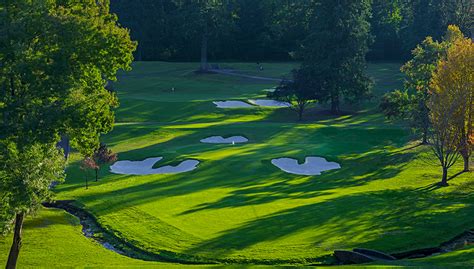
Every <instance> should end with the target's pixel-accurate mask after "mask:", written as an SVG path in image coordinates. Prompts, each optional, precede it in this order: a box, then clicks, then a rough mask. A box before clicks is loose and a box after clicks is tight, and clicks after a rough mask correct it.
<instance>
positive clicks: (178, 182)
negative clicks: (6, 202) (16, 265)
mask: <svg viewBox="0 0 474 269" xmlns="http://www.w3.org/2000/svg"><path fill="white" fill-rule="evenodd" d="M195 66H196V65H195V64H180V63H139V64H135V68H134V71H132V72H130V73H127V74H125V75H124V76H123V77H121V79H120V80H119V82H118V83H117V84H116V85H115V86H116V89H117V92H118V96H119V98H120V101H121V107H120V108H119V110H118V111H117V124H116V127H115V129H114V131H113V132H112V133H110V134H108V135H107V136H105V137H104V139H103V140H104V142H106V143H107V144H108V145H110V146H111V147H112V149H113V150H114V151H116V152H118V154H119V160H144V159H146V158H148V157H154V156H163V157H164V160H166V161H163V163H161V162H160V165H167V164H169V163H179V162H181V161H183V160H185V159H196V160H199V161H201V164H200V165H199V167H198V168H197V169H196V170H193V171H191V172H188V173H183V174H175V175H146V176H128V175H116V174H112V173H110V172H109V168H108V167H104V168H103V169H102V170H101V171H100V177H101V178H100V181H99V182H98V183H93V184H92V186H91V187H90V188H89V189H88V190H86V189H85V188H84V176H85V174H84V172H83V171H81V170H80V169H79V168H78V160H79V156H77V155H73V156H72V158H71V165H70V167H69V168H68V178H67V180H66V183H65V184H63V185H61V186H58V187H57V188H56V192H57V194H58V199H68V200H69V199H74V200H77V201H78V202H79V203H80V204H82V205H83V206H84V208H86V209H87V210H88V211H90V212H91V213H93V214H94V215H95V216H96V217H97V219H98V221H99V222H100V223H101V225H102V226H104V227H105V228H106V229H109V230H110V231H113V232H114V233H115V234H117V235H118V236H119V237H121V238H122V239H124V240H126V241H128V242H132V243H133V244H134V245H136V246H138V247H140V248H142V249H144V250H147V251H150V252H154V253H164V252H166V253H168V255H170V254H169V253H170V252H171V253H176V255H187V256H188V257H189V259H190V260H193V259H198V258H199V259H204V260H220V261H226V262H259V263H264V262H265V263H289V262H291V263H308V262H320V261H325V260H327V257H326V256H327V255H329V254H330V253H332V251H333V250H335V249H341V248H342V249H350V248H354V247H364V248H375V249H378V250H382V251H386V252H389V253H393V252H402V251H407V250H412V249H417V248H424V247H433V246H437V245H438V244H439V243H441V242H443V241H446V240H448V239H451V238H452V237H454V236H456V235H457V234H459V233H461V232H463V231H464V230H467V229H470V228H473V227H472V223H473V221H474V216H473V215H472V214H470V212H472V210H473V207H472V197H470V196H469V195H468V194H469V192H466V191H465V190H466V184H467V182H469V180H471V181H472V173H467V174H462V175H459V176H458V177H456V178H454V179H452V180H451V181H450V184H451V186H450V187H448V188H442V189H438V188H436V187H434V186H433V183H436V182H437V181H438V179H439V177H440V173H439V169H438V168H437V167H436V166H431V165H428V164H427V162H426V159H427V158H428V156H429V150H428V149H427V148H424V147H413V146H414V144H413V143H410V140H411V137H410V132H409V130H408V129H406V128H403V127H402V126H401V125H400V124H392V123H388V122H386V121H385V119H384V118H383V116H382V115H381V114H380V113H378V112H377V110H376V108H375V107H376V102H377V98H376V99H374V100H373V101H372V102H365V103H363V104H360V105H358V106H346V107H347V108H348V110H350V111H352V112H354V113H351V114H346V115H341V116H337V117H334V116H330V115H327V114H326V113H321V109H322V108H321V107H317V108H315V109H312V110H311V111H309V112H308V113H307V115H306V117H305V118H306V120H305V121H303V122H297V121H296V118H297V117H296V115H295V114H294V113H293V112H290V111H289V110H288V109H287V108H265V107H253V108H250V109H248V108H239V109H219V108H217V107H216V106H215V105H214V104H213V103H212V102H213V101H216V100H248V99H258V98H265V94H266V92H265V91H264V89H268V88H271V87H273V86H275V84H274V83H271V82H270V83H269V82H268V81H258V80H251V79H245V78H238V77H228V76H224V75H195V74H194V73H193V72H192V70H193V69H194V68H195ZM245 66H246V65H245V64H235V67H242V68H244V67H245ZM266 66H269V68H266V70H269V71H263V72H262V73H256V74H253V73H252V72H254V71H252V72H250V71H248V72H247V73H249V74H252V75H257V74H258V75H260V76H272V75H275V74H279V75H280V74H285V73H288V72H289V70H290V69H291V67H292V65H291V64H266ZM270 66H271V68H270ZM398 68H399V65H397V64H372V65H370V66H369V73H370V74H371V75H372V76H373V77H374V78H375V81H376V83H377V86H376V88H375V93H376V95H377V96H380V95H381V94H382V93H383V92H386V91H389V90H393V89H395V88H397V87H400V84H401V81H400V78H401V76H400V74H399V72H398ZM265 72H268V74H267V73H265ZM279 75H277V76H279ZM172 88H174V90H171V89H172ZM216 135H219V136H223V137H228V136H234V135H236V136H237V135H241V136H244V137H246V138H248V139H249V142H248V143H245V144H236V145H225V144H222V145H219V144H204V143H200V140H201V139H202V138H204V137H210V136H216ZM306 156H321V157H324V158H326V159H327V160H328V161H332V162H337V163H339V164H340V165H341V167H342V168H341V169H338V170H331V171H327V172H324V173H323V174H322V175H321V176H298V175H291V174H287V173H284V172H283V171H281V170H280V169H278V168H277V167H275V166H273V165H272V164H271V160H272V159H274V158H280V157H289V158H296V159H298V160H300V162H302V161H303V160H304V158H305V157H306ZM167 162H169V163H167ZM460 170H461V164H458V165H456V166H455V167H453V168H452V174H454V173H457V172H459V171H460ZM89 177H91V178H92V173H91V174H90V175H89ZM52 244H54V242H52ZM58 244H60V243H58ZM61 244H62V243H61ZM25 251H28V250H25ZM465 252H467V253H472V250H470V249H467V250H465ZM114 255H116V254H114ZM171 255H173V254H171ZM463 255H464V254H463ZM465 256H466V255H464V256H463V257H465ZM432 261H435V262H436V259H432ZM462 261H465V259H462ZM442 262H443V261H440V262H439V263H440V264H442ZM86 264H87V263H86Z"/></svg>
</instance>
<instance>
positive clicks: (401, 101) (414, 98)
mask: <svg viewBox="0 0 474 269" xmlns="http://www.w3.org/2000/svg"><path fill="white" fill-rule="evenodd" d="M462 37H463V34H462V33H461V31H460V30H459V28H458V27H456V26H449V27H448V30H447V31H446V33H445V36H444V38H443V41H442V42H439V41H435V40H433V38H431V37H427V38H426V39H425V40H424V41H423V42H422V43H421V44H419V45H418V46H417V47H416V48H415V49H414V50H413V51H412V55H413V58H412V59H411V60H409V61H408V62H407V63H406V64H405V65H404V66H403V67H402V68H401V70H402V72H403V73H404V74H405V83H404V94H406V95H408V96H404V95H402V94H401V92H400V91H398V92H395V93H387V94H386V95H385V96H384V98H383V99H382V104H381V108H382V110H384V112H385V115H386V116H387V117H389V118H393V117H398V118H405V119H409V120H410V122H411V125H412V126H413V127H414V128H415V129H416V130H417V131H418V132H420V133H421V135H422V137H423V143H426V142H427V136H428V132H429V128H430V116H429V113H430V110H429V108H428V105H427V102H428V100H429V98H430V81H431V78H432V74H433V72H434V71H435V70H436V67H437V65H438V61H439V60H441V59H443V58H444V57H445V55H446V52H447V49H448V48H449V47H450V46H451V44H452V43H453V42H455V41H456V40H457V39H459V38H462ZM408 100H409V102H407V101H408ZM407 104H409V105H408V106H407ZM397 105H399V106H400V107H398V108H397V107H396V106H397Z"/></svg>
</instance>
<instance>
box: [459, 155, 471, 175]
mask: <svg viewBox="0 0 474 269" xmlns="http://www.w3.org/2000/svg"><path fill="white" fill-rule="evenodd" d="M461 155H462V159H463V161H464V172H469V171H471V167H470V163H469V154H463V153H461Z"/></svg>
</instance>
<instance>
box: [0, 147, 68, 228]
mask: <svg viewBox="0 0 474 269" xmlns="http://www.w3.org/2000/svg"><path fill="white" fill-rule="evenodd" d="M64 165H65V161H64V156H63V155H62V153H61V152H60V151H59V150H58V149H57V148H56V146H55V145H54V144H39V143H38V144H34V145H31V146H29V147H27V148H18V146H17V145H16V143H13V142H10V141H1V143H0V193H2V195H1V197H0V199H1V200H0V232H1V231H6V230H8V229H9V228H10V225H11V224H12V220H13V218H14V216H15V214H17V213H19V212H21V213H33V212H35V211H36V210H37V209H38V208H39V207H40V205H41V203H42V202H44V201H48V200H49V199H51V197H52V192H51V191H50V186H51V185H52V184H53V183H61V182H62V181H63V180H64V176H65V174H64Z"/></svg>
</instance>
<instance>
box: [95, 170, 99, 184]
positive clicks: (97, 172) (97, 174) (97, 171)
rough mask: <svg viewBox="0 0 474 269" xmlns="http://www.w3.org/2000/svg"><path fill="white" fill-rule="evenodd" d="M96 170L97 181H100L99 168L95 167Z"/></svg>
mask: <svg viewBox="0 0 474 269" xmlns="http://www.w3.org/2000/svg"><path fill="white" fill-rule="evenodd" d="M94 170H95V182H97V181H99V169H97V168H96V169H94Z"/></svg>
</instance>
